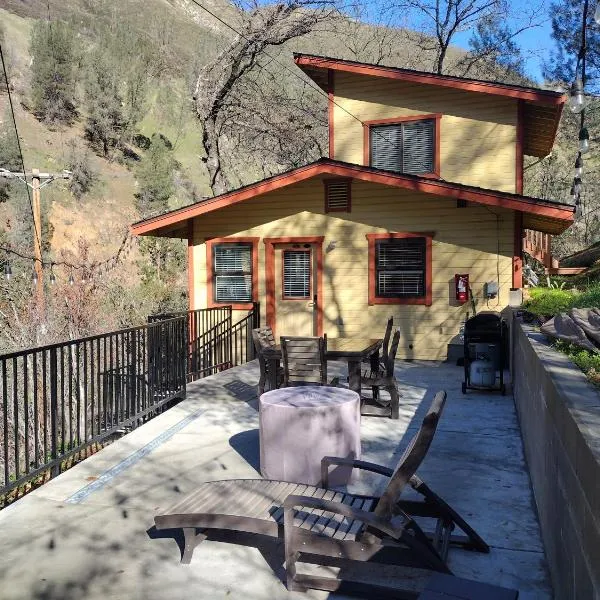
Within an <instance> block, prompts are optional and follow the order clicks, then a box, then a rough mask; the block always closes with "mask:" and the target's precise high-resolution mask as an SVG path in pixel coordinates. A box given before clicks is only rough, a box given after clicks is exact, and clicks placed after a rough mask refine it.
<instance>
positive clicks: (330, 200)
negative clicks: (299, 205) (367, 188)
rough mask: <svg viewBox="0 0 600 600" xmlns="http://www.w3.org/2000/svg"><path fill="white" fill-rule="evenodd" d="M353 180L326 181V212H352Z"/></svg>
mask: <svg viewBox="0 0 600 600" xmlns="http://www.w3.org/2000/svg"><path fill="white" fill-rule="evenodd" d="M350 182H351V179H326V180H325V212H326V213H328V212H350Z"/></svg>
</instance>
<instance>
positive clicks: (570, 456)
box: [512, 319, 600, 600]
mask: <svg viewBox="0 0 600 600" xmlns="http://www.w3.org/2000/svg"><path fill="white" fill-rule="evenodd" d="M512 334H513V335H512V364H513V366H514V370H513V387H514V397H515V404H516V407H517V413H518V416H519V422H520V426H521V433H522V437H523V444H524V447H525V455H526V458H527V462H528V465H529V472H530V476H531V482H532V485H533V491H534V495H535V501H536V505H537V510H538V514H539V519H540V526H541V529H542V537H543V541H544V547H545V550H546V557H547V560H548V565H549V568H550V572H551V577H552V584H553V587H554V594H555V598H556V599H557V600H569V599H571V598H573V599H577V600H600V392H599V391H598V389H596V388H595V387H594V386H593V385H592V384H591V383H589V382H588V381H587V379H586V378H585V376H584V375H583V373H581V371H580V370H579V369H578V368H577V367H576V366H575V365H573V364H572V363H571V362H570V361H569V360H568V359H567V357H566V356H564V355H563V354H561V353H559V352H557V351H555V350H554V349H553V348H551V347H550V345H549V344H548V342H547V341H546V338H545V337H544V336H543V335H542V334H540V333H537V332H536V331H535V329H534V328H532V327H530V326H527V325H524V324H522V323H520V322H518V321H517V320H516V319H515V321H514V322H513V327H512Z"/></svg>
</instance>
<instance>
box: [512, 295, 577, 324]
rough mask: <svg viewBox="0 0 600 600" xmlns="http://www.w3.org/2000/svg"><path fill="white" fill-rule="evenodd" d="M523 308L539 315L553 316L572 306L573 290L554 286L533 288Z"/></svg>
mask: <svg viewBox="0 0 600 600" xmlns="http://www.w3.org/2000/svg"><path fill="white" fill-rule="evenodd" d="M529 294H530V299H529V300H528V301H527V302H526V303H525V305H524V306H523V308H524V309H525V310H528V311H529V312H531V313H533V314H535V315H537V316H539V317H547V318H550V317H553V316H554V315H557V314H558V313H560V312H565V311H567V310H569V308H571V307H572V305H573V301H574V294H573V292H570V291H567V290H560V289H554V288H533V289H531V290H530V292H529Z"/></svg>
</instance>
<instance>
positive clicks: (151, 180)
mask: <svg viewBox="0 0 600 600" xmlns="http://www.w3.org/2000/svg"><path fill="white" fill-rule="evenodd" d="M175 167H176V163H175V159H174V158H173V156H172V151H171V150H170V148H169V145H168V143H167V141H166V139H165V138H164V136H162V135H157V134H156V133H155V134H154V135H153V136H152V138H151V140H150V147H149V148H148V150H147V151H146V155H145V156H144V158H143V159H142V161H141V163H140V165H139V167H138V168H137V172H136V175H137V178H138V181H139V186H140V191H139V194H138V199H139V202H140V207H139V208H140V212H142V213H145V212H147V211H152V212H156V211H161V212H162V211H164V210H165V209H167V208H168V200H169V198H170V197H171V196H172V195H173V192H174V191H175V184H174V180H173V176H174V174H175Z"/></svg>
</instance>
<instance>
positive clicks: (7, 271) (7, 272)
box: [4, 260, 13, 281]
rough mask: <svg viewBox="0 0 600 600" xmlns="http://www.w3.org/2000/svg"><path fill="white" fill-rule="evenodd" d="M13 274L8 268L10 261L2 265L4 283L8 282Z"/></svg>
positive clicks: (10, 268) (9, 267)
mask: <svg viewBox="0 0 600 600" xmlns="http://www.w3.org/2000/svg"><path fill="white" fill-rule="evenodd" d="M12 275H13V272H12V267H11V266H10V261H9V260H6V262H5V263H4V277H6V281H10V280H11V278H12Z"/></svg>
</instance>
